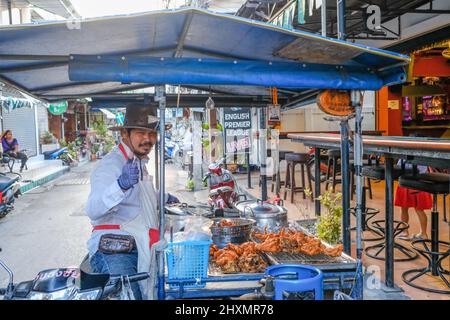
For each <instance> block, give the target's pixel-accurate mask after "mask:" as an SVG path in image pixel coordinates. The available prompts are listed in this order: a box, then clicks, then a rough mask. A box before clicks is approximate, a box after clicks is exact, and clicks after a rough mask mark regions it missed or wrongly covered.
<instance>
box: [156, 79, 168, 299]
mask: <svg viewBox="0 0 450 320" xmlns="http://www.w3.org/2000/svg"><path fill="white" fill-rule="evenodd" d="M165 91H166V87H165V86H158V87H155V100H156V101H158V102H159V118H160V120H159V133H160V143H159V146H160V148H161V149H160V150H161V152H159V163H160V166H159V177H160V181H159V238H160V239H161V240H162V239H164V202H165V199H164V194H165V192H166V184H165V178H166V177H165V162H164V151H163V150H164V142H165V141H164V138H165V135H166V131H165V126H166V123H165V115H166V92H165ZM157 258H158V300H164V299H165V298H166V293H165V283H164V281H165V277H164V270H165V268H164V254H162V253H160V254H159V255H158V256H157Z"/></svg>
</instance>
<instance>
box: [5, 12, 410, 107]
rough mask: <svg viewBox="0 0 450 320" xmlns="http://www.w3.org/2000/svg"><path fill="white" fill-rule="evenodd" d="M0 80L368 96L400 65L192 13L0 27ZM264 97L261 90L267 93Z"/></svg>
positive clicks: (73, 90)
mask: <svg viewBox="0 0 450 320" xmlns="http://www.w3.org/2000/svg"><path fill="white" fill-rule="evenodd" d="M0 42H1V43H2V46H1V47H0V78H2V79H4V80H6V81H8V82H9V83H10V84H13V85H15V86H17V87H19V88H22V89H24V90H26V91H28V92H30V93H31V94H33V95H34V96H36V97H39V98H41V99H47V100H52V99H60V98H64V97H68V96H70V95H84V96H92V95H95V94H99V93H107V94H109V93H113V92H118V91H123V90H131V89H135V88H141V87H145V86H149V85H154V84H173V85H178V84H189V85H192V86H197V85H198V86H204V85H207V84H208V85H220V86H222V87H223V88H226V87H227V86H228V87H232V86H235V87H236V86H241V85H246V86H249V87H252V86H259V87H261V86H262V87H270V86H277V87H279V88H280V89H283V88H287V89H288V90H291V91H294V95H295V92H296V91H297V92H299V91H301V89H307V88H339V89H362V90H363V89H370V90H377V89H379V88H381V87H382V86H384V85H390V84H396V83H401V82H403V81H404V80H405V79H406V76H405V72H404V70H403V66H404V65H405V64H407V63H408V62H409V57H407V56H404V55H400V54H397V53H393V52H388V51H384V50H380V49H374V48H369V47H366V46H362V45H357V44H354V43H349V42H345V41H341V40H336V39H331V38H325V37H322V36H319V35H315V34H310V33H306V32H302V31H297V30H290V29H282V28H280V27H276V26H273V25H270V24H266V23H261V22H256V21H253V20H248V19H243V18H239V17H236V16H230V15H224V14H217V13H212V12H208V11H204V10H199V9H192V8H187V9H180V10H167V11H154V12H149V13H143V14H134V15H125V16H114V17H106V18H96V19H89V20H83V21H82V22H81V25H80V28H79V29H70V28H68V27H67V25H66V23H65V22H55V23H44V24H39V25H34V26H29V25H26V26H24V25H12V26H2V27H1V28H0ZM265 92H269V91H268V90H267V91H265Z"/></svg>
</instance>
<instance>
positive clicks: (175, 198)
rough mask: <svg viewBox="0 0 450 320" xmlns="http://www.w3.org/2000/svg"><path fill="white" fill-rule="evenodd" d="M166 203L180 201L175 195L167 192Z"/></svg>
mask: <svg viewBox="0 0 450 320" xmlns="http://www.w3.org/2000/svg"><path fill="white" fill-rule="evenodd" d="M167 203H180V200H179V199H178V198H177V197H175V196H173V195H171V194H170V193H168V194H167Z"/></svg>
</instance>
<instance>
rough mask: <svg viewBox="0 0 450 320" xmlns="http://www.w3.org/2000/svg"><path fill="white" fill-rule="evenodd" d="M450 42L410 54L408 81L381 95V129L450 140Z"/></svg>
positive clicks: (379, 98)
mask: <svg viewBox="0 0 450 320" xmlns="http://www.w3.org/2000/svg"><path fill="white" fill-rule="evenodd" d="M449 45H450V40H446V41H442V42H438V43H435V44H432V45H428V46H427V47H424V48H417V49H416V50H414V51H413V52H411V53H410V55H411V58H412V64H411V65H410V68H409V70H408V81H407V82H406V83H405V84H403V85H398V86H393V87H390V88H383V89H382V90H380V91H379V92H378V93H377V127H378V128H379V129H380V130H382V129H383V130H385V131H386V132H387V134H388V135H398V136H423V137H435V138H440V137H441V138H448V137H449V136H450V100H449V93H450V54H449V51H450V50H449V48H450V46H449Z"/></svg>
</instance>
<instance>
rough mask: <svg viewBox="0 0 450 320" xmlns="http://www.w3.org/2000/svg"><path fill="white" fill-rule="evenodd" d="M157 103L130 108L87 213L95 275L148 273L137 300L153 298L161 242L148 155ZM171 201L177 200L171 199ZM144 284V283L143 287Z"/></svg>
mask: <svg viewBox="0 0 450 320" xmlns="http://www.w3.org/2000/svg"><path fill="white" fill-rule="evenodd" d="M156 110H157V109H156V105H141V104H130V105H127V108H126V114H125V119H124V123H123V126H120V127H112V128H110V129H111V130H114V131H120V135H121V141H120V144H119V145H118V146H117V147H115V148H114V149H113V150H112V151H111V152H110V153H109V154H108V155H107V156H106V157H104V158H103V159H102V160H101V161H100V163H99V164H98V166H97V167H96V168H95V169H94V171H93V172H92V175H91V193H90V194H89V199H88V203H87V206H86V211H87V214H88V216H89V218H90V219H91V223H92V225H93V231H92V236H91V238H90V239H89V241H88V250H89V258H90V264H91V267H92V269H93V271H94V272H96V273H109V274H121V275H130V274H135V273H137V272H150V274H151V277H150V279H149V280H148V281H141V282H140V283H139V284H138V283H132V284H131V289H132V293H133V295H134V298H135V299H142V298H147V299H154V298H156V296H155V290H156V278H157V277H156V272H157V266H156V259H155V250H156V248H158V247H161V246H163V241H159V210H158V198H159V197H158V196H157V191H156V190H155V188H154V186H153V177H152V176H150V175H149V174H148V171H147V166H146V165H147V163H148V154H149V153H150V151H151V150H152V147H153V146H154V145H155V143H156V141H157V132H158V127H159V120H158V118H157V116H156ZM166 199H167V202H178V199H177V198H176V197H174V196H171V195H167V196H166ZM142 282H145V283H142Z"/></svg>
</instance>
